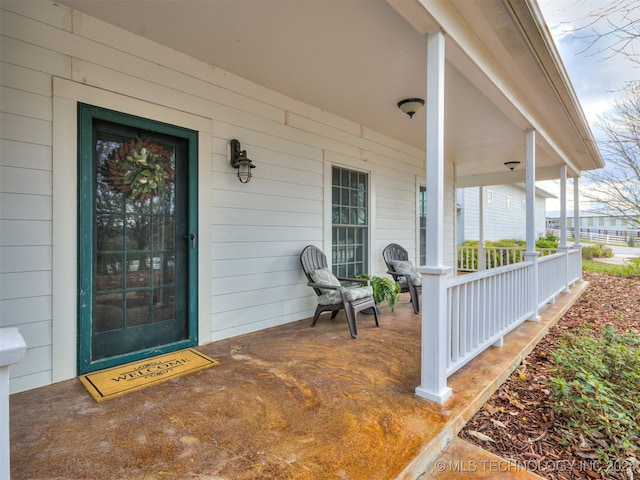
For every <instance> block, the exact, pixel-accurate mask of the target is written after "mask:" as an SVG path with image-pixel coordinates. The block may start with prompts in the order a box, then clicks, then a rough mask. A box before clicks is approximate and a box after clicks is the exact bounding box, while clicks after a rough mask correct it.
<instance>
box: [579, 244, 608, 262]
mask: <svg viewBox="0 0 640 480" xmlns="http://www.w3.org/2000/svg"><path fill="white" fill-rule="evenodd" d="M610 257H613V250H611V248H609V247H606V246H604V245H600V244H599V245H589V246H586V247H582V258H584V259H585V260H591V259H592V258H610Z"/></svg>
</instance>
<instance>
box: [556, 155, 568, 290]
mask: <svg viewBox="0 0 640 480" xmlns="http://www.w3.org/2000/svg"><path fill="white" fill-rule="evenodd" d="M558 250H559V251H560V252H562V253H563V254H564V290H563V291H564V292H568V291H569V247H568V246H567V166H566V165H563V166H561V167H560V245H559V247H558Z"/></svg>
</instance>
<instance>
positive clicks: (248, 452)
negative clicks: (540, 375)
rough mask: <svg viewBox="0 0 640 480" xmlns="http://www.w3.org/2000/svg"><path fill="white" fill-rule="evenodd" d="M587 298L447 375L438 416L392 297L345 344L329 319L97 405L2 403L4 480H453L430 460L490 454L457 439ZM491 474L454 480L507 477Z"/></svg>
mask: <svg viewBox="0 0 640 480" xmlns="http://www.w3.org/2000/svg"><path fill="white" fill-rule="evenodd" d="M585 288H586V283H580V284H577V285H575V286H574V287H573V288H572V289H571V291H570V292H569V293H565V294H561V295H560V296H559V297H558V298H557V300H556V303H555V304H552V305H548V306H547V307H545V309H543V310H542V311H541V316H542V319H541V321H540V322H525V323H524V324H523V325H521V326H520V327H518V328H517V329H516V330H514V331H513V332H512V333H510V334H509V335H508V336H507V337H506V338H505V342H504V346H503V347H502V348H493V347H492V348H490V349H489V350H487V351H485V352H484V353H482V354H481V355H479V356H478V357H476V358H475V359H474V360H473V361H472V362H471V363H470V364H468V365H467V366H465V367H464V368H463V369H461V370H459V371H458V372H457V373H455V374H454V375H453V376H451V377H450V378H449V386H450V387H451V388H452V389H453V395H452V397H451V398H450V399H449V400H448V401H447V403H446V404H445V405H443V406H439V405H436V404H433V403H430V402H428V401H425V400H422V399H420V398H418V397H416V396H415V395H414V389H415V387H416V386H418V385H419V383H420V316H419V315H414V314H413V311H412V309H411V304H410V303H409V302H408V298H405V297H404V296H403V298H402V302H401V304H400V305H399V306H398V307H396V311H395V312H394V313H391V312H390V311H389V309H388V307H383V308H382V315H381V316H380V324H381V328H375V326H374V323H373V318H372V317H370V316H367V315H362V314H360V315H358V332H359V337H358V339H356V340H353V339H351V338H350V336H349V330H348V327H347V323H346V320H345V317H344V313H342V312H341V313H340V314H339V315H338V317H337V318H336V319H335V320H330V319H329V316H328V315H327V316H326V317H321V319H320V321H319V322H318V325H317V326H316V327H315V328H310V327H309V324H310V321H308V320H305V321H300V322H296V323H292V324H289V325H284V326H281V327H275V328H272V329H269V330H265V331H261V332H256V333H253V334H248V335H243V336H240V337H235V338H231V339H228V340H223V341H219V342H215V343H211V344H208V345H204V346H201V347H198V350H200V351H202V352H203V353H205V354H207V355H209V356H211V357H213V358H215V359H216V360H218V361H219V362H220V365H219V366H216V367H213V368H210V369H207V370H204V371H201V372H197V373H194V374H191V375H187V376H184V377H181V378H178V379H176V380H172V381H169V382H166V383H163V384H160V385H156V386H153V387H150V388H147V389H144V390H140V391H136V392H132V393H130V394H127V395H125V396H123V397H119V398H115V399H112V400H108V401H105V402H102V403H96V402H95V401H94V400H93V399H92V398H91V396H90V395H89V394H88V393H87V392H86V390H85V389H84V387H83V386H82V385H81V384H80V382H79V381H78V380H77V379H74V380H70V381H66V382H61V383H58V384H54V385H51V386H47V387H43V388H39V389H35V390H31V391H27V392H22V393H18V394H14V395H12V396H11V398H10V405H11V410H10V416H11V475H12V477H11V478H12V479H14V480H19V479H96V478H100V479H165V478H166V479H190V478H199V479H207V480H222V479H225V480H244V479H252V480H253V479H296V480H301V479H367V480H374V479H380V480H382V479H384V480H386V479H395V478H398V479H411V480H414V479H419V478H420V479H426V478H451V479H453V478H462V477H456V476H455V473H453V472H451V469H443V468H438V469H437V470H434V469H433V466H434V465H435V464H434V462H435V461H436V460H438V461H439V462H446V466H447V467H451V465H452V462H454V463H455V461H456V460H460V461H463V462H468V461H469V460H472V459H474V458H478V457H481V456H483V455H485V454H488V452H484V451H482V450H479V449H477V447H472V446H470V445H469V444H466V442H462V441H459V440H455V441H454V439H455V438H456V434H457V433H458V432H459V431H460V429H461V428H462V427H463V426H464V424H465V422H466V421H467V420H468V419H469V418H470V417H471V416H473V415H474V414H475V412H476V411H477V410H478V409H480V408H481V407H482V405H483V404H484V403H485V402H486V400H487V399H488V398H489V397H490V396H491V395H492V393H493V392H494V391H495V390H496V389H497V388H498V386H499V385H500V384H501V383H502V382H503V381H504V380H505V379H506V378H507V377H508V375H509V374H510V373H511V371H512V370H513V369H514V368H515V367H516V366H517V365H518V364H519V362H520V360H521V359H522V358H524V357H525V356H526V355H527V354H528V353H529V352H530V351H531V350H532V349H533V347H534V346H535V344H536V343H537V342H538V341H539V339H540V338H541V337H542V336H543V335H544V334H545V333H546V331H547V330H548V328H549V327H550V326H552V325H553V324H554V323H555V322H556V321H557V320H558V319H559V318H560V317H561V316H562V315H563V314H564V312H565V311H566V310H567V309H568V308H569V307H570V306H571V305H572V304H573V302H574V301H575V300H576V299H577V298H578V297H579V296H580V295H581V294H582V292H583V291H584V289H585ZM448 446H449V448H448V449H447V450H446V451H445V452H444V453H443V451H444V450H445V448H447V447H448ZM441 454H442V456H441ZM438 465H439V467H442V465H445V463H439V464H438ZM454 468H455V465H454ZM443 470H444V471H443ZM473 475H475V477H474V476H473ZM495 475H496V476H491V474H489V473H487V472H481V471H479V470H478V472H477V474H470V473H469V472H466V473H464V478H509V477H508V474H507V473H505V472H504V471H501V472H499V473H497V474H495ZM512 475H513V478H538V477H535V475H533V474H531V473H529V472H523V471H519V472H514V473H513V474H512Z"/></svg>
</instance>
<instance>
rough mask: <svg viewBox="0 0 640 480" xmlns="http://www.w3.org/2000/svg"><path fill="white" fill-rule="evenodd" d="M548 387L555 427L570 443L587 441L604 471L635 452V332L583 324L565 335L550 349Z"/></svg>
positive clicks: (639, 364)
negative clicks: (595, 330)
mask: <svg viewBox="0 0 640 480" xmlns="http://www.w3.org/2000/svg"><path fill="white" fill-rule="evenodd" d="M552 357H553V363H554V368H553V369H552V375H553V376H552V377H551V378H550V380H549V381H548V382H549V386H550V387H551V388H552V389H553V391H554V394H553V396H552V400H553V402H554V405H553V406H554V411H555V412H556V419H557V420H556V427H557V429H556V432H558V433H559V434H561V435H562V436H563V438H564V439H565V440H566V441H567V442H569V443H574V442H575V443H581V442H580V439H582V441H583V442H584V440H586V441H587V442H588V444H589V447H590V448H592V449H593V450H595V452H596V453H597V455H598V460H599V461H600V463H601V465H602V466H603V469H602V471H601V473H605V471H604V470H606V468H605V467H606V466H607V465H611V464H623V463H624V462H625V460H626V459H627V457H630V456H632V457H637V456H638V454H640V446H639V445H638V443H637V439H638V438H640V422H638V417H637V415H638V413H637V405H638V404H640V389H638V385H640V336H639V335H638V334H636V333H629V332H628V333H616V332H615V331H614V329H613V328H612V327H611V326H610V325H607V326H605V327H604V328H603V330H602V332H601V333H600V335H599V336H598V335H593V333H592V332H590V331H589V330H588V328H583V329H580V330H577V331H574V332H571V333H568V334H566V335H565V336H564V337H563V338H562V339H561V340H560V341H559V342H558V344H557V348H556V350H555V351H554V352H553V355H552Z"/></svg>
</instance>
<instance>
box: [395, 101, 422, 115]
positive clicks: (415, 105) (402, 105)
mask: <svg viewBox="0 0 640 480" xmlns="http://www.w3.org/2000/svg"><path fill="white" fill-rule="evenodd" d="M423 105H424V100H423V99H421V98H406V99H404V100H400V101H399V102H398V108H399V109H400V110H402V111H403V112H404V113H406V114H407V115H409V118H413V115H414V114H415V113H416V112H417V111H418V110H420V109H421V108H422V106H423Z"/></svg>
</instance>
